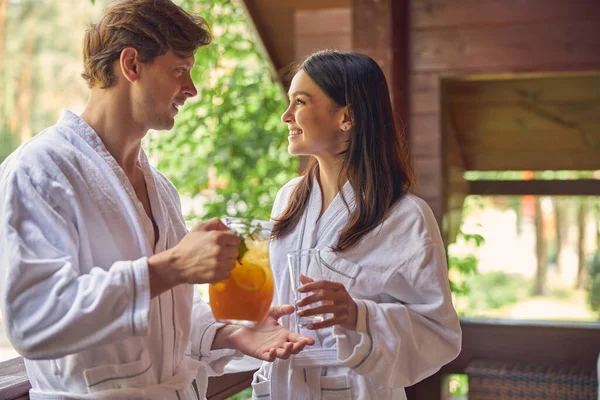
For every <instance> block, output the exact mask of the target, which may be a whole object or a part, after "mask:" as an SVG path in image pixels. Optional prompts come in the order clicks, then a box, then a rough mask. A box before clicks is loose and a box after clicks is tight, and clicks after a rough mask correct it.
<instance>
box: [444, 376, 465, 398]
mask: <svg viewBox="0 0 600 400" xmlns="http://www.w3.org/2000/svg"><path fill="white" fill-rule="evenodd" d="M448 386H449V388H448V389H449V392H450V396H451V398H453V399H455V398H465V399H466V398H467V395H468V394H469V376H468V375H467V374H451V375H450V376H449V377H448Z"/></svg>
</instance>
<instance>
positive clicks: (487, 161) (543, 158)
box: [465, 147, 600, 171]
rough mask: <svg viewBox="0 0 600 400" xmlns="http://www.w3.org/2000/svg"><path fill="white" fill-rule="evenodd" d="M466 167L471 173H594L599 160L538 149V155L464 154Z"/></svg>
mask: <svg viewBox="0 0 600 400" xmlns="http://www.w3.org/2000/svg"><path fill="white" fill-rule="evenodd" d="M465 157H466V159H467V165H468V166H469V170H472V171H502V170H506V171H548V170H554V171H561V170H565V171H568V170H576V171H595V170H598V169H600V158H599V157H598V156H597V155H595V154H590V153H589V152H586V153H580V152H570V153H568V157H565V153H564V152H562V153H561V152H547V151H544V150H543V149H540V151H539V152H538V153H531V152H530V151H519V148H518V147H517V148H514V149H513V150H512V151H511V152H497V151H496V152H486V153H482V152H468V151H467V152H466V153H465Z"/></svg>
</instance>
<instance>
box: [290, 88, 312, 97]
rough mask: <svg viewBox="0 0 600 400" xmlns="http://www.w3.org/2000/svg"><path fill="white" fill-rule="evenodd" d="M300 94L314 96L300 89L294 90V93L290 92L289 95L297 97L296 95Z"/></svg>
mask: <svg viewBox="0 0 600 400" xmlns="http://www.w3.org/2000/svg"><path fill="white" fill-rule="evenodd" d="M298 95H303V96H306V97H311V98H312V96H311V95H310V93H307V92H303V91H302V90H298V91H297V92H294V93H292V94H289V95H288V96H289V97H290V98H292V97H296V96H298Z"/></svg>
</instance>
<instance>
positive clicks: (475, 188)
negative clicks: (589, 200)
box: [468, 179, 600, 196]
mask: <svg viewBox="0 0 600 400" xmlns="http://www.w3.org/2000/svg"><path fill="white" fill-rule="evenodd" d="M468 188H469V194H476V195H481V196H521V195H529V194H531V195H538V196H563V195H564V196H600V180H595V179H578V180H530V181H488V180H481V181H469V185H468Z"/></svg>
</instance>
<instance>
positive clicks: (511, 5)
mask: <svg viewBox="0 0 600 400" xmlns="http://www.w3.org/2000/svg"><path fill="white" fill-rule="evenodd" d="M411 6H412V7H411V12H412V19H413V29H431V28H436V29H439V28H447V27H458V26H460V27H467V26H469V27H473V26H489V25H506V24H517V23H521V24H528V25H530V24H533V23H539V22H546V23H548V22H553V23H560V22H561V21H585V20H591V19H593V20H596V21H599V20H600V2H598V1H595V0H569V1H565V0H501V1H500V0H458V1H457V0H413V1H411Z"/></svg>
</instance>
